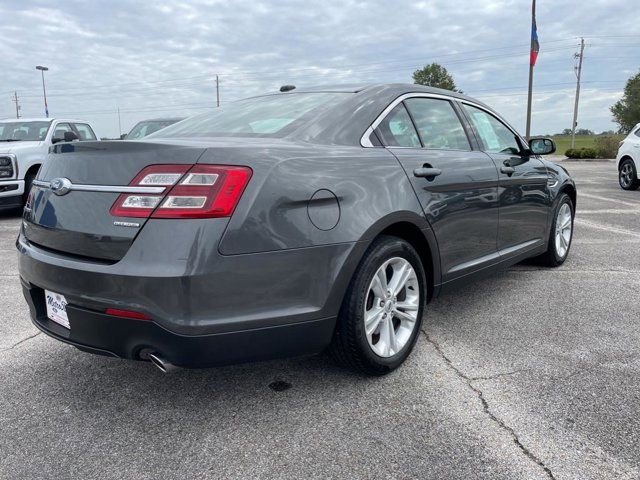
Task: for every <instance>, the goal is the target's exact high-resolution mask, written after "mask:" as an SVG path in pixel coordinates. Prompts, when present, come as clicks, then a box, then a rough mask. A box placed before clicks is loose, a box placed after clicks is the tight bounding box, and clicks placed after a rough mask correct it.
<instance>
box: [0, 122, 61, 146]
mask: <svg viewBox="0 0 640 480" xmlns="http://www.w3.org/2000/svg"><path fill="white" fill-rule="evenodd" d="M50 125H51V122H20V121H15V122H2V123H0V142H18V141H36V142H41V141H42V140H44V139H45V137H46V136H47V132H48V131H49V126H50Z"/></svg>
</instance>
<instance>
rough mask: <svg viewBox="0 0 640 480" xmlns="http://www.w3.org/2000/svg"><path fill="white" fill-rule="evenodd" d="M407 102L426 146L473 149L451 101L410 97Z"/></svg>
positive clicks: (438, 148)
mask: <svg viewBox="0 0 640 480" xmlns="http://www.w3.org/2000/svg"><path fill="white" fill-rule="evenodd" d="M405 103H406V105H407V109H408V110H409V113H410V114H411V117H412V118H413V121H414V122H415V123H416V128H417V129H418V133H419V134H420V138H421V139H422V143H423V144H424V147H425V148H432V149H437V150H471V145H470V144H469V139H468V138H467V134H466V133H465V131H464V127H463V126H462V123H460V119H459V118H458V114H456V112H455V110H454V109H453V105H451V102H449V101H448V100H440V99H437V98H409V99H408V100H405Z"/></svg>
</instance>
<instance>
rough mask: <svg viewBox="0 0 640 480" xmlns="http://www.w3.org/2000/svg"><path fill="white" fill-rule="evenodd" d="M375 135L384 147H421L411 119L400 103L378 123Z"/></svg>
mask: <svg viewBox="0 0 640 480" xmlns="http://www.w3.org/2000/svg"><path fill="white" fill-rule="evenodd" d="M376 133H377V134H378V136H379V137H380V140H381V141H382V144H383V145H384V146H386V147H413V148H420V147H421V146H422V145H421V144H420V138H418V134H417V133H416V129H415V128H414V126H413V122H412V121H411V117H410V116H409V114H408V113H407V109H406V108H405V107H404V104H402V103H399V104H398V105H396V106H395V107H394V109H393V110H391V112H389V114H388V115H387V116H386V117H385V118H384V120H382V122H380V125H378V127H377V128H376Z"/></svg>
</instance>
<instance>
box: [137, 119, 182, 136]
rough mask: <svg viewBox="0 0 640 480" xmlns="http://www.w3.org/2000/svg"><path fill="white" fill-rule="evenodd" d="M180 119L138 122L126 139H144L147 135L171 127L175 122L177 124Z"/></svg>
mask: <svg viewBox="0 0 640 480" xmlns="http://www.w3.org/2000/svg"><path fill="white" fill-rule="evenodd" d="M179 121H180V119H175V120H173V119H172V120H145V121H144V122H140V123H138V124H136V126H135V127H133V128H132V129H131V131H130V132H129V133H128V134H127V136H126V139H127V140H132V139H135V138H142V137H146V136H147V135H151V134H152V133H154V132H157V131H158V130H161V129H163V128H165V127H168V126H169V125H173V124H174V123H176V122H179Z"/></svg>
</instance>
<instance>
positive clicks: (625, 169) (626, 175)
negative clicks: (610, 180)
mask: <svg viewBox="0 0 640 480" xmlns="http://www.w3.org/2000/svg"><path fill="white" fill-rule="evenodd" d="M631 183H633V167H632V166H631V163H629V162H626V163H625V164H624V165H623V166H622V168H621V169H620V185H622V186H623V187H624V188H629V187H630V186H631Z"/></svg>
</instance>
